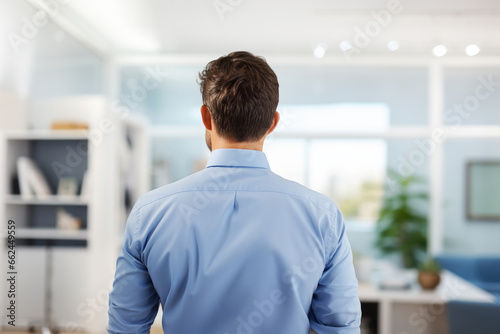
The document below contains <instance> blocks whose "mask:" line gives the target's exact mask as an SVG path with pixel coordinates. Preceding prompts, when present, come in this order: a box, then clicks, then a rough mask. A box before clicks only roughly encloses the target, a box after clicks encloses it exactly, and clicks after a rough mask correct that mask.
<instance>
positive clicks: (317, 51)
mask: <svg viewBox="0 0 500 334" xmlns="http://www.w3.org/2000/svg"><path fill="white" fill-rule="evenodd" d="M326 49H328V46H327V45H326V44H325V43H319V44H318V45H316V47H315V48H314V57H316V58H318V59H319V58H323V57H324V56H325V54H326Z"/></svg>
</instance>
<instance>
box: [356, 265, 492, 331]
mask: <svg viewBox="0 0 500 334" xmlns="http://www.w3.org/2000/svg"><path fill="white" fill-rule="evenodd" d="M415 275H416V273H415ZM359 299H360V300H361V302H362V303H363V302H373V303H377V304H378V333H379V334H413V333H415V334H423V333H436V334H444V333H447V332H448V326H447V323H446V309H445V304H446V302H447V301H449V300H466V301H475V302H489V303H493V302H494V301H495V297H494V296H493V295H491V294H489V293H488V292H486V291H484V290H482V289H480V288H478V287H476V286H475V285H472V284H471V283H469V282H467V281H465V280H463V279H462V278H460V277H458V276H456V275H455V274H453V273H451V272H448V271H443V272H442V273H441V283H440V284H439V286H438V287H437V288H436V289H435V290H433V291H425V290H422V289H421V288H420V286H418V285H415V286H414V287H412V289H410V290H397V291H395V290H380V289H379V288H378V287H377V286H375V285H374V284H363V283H361V284H360V285H359Z"/></svg>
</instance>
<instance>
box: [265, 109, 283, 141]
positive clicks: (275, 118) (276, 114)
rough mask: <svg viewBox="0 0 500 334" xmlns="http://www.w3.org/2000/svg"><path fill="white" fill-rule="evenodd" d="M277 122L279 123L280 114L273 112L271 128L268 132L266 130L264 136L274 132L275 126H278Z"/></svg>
mask: <svg viewBox="0 0 500 334" xmlns="http://www.w3.org/2000/svg"><path fill="white" fill-rule="evenodd" d="M279 121H280V113H279V112H277V111H276V112H274V117H273V122H272V124H271V127H270V128H269V130H267V133H266V135H268V134H270V133H271V132H273V131H274V129H276V126H277V125H278V122H279Z"/></svg>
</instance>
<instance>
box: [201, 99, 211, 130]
mask: <svg viewBox="0 0 500 334" xmlns="http://www.w3.org/2000/svg"><path fill="white" fill-rule="evenodd" d="M200 112H201V120H202V121H203V125H205V128H206V129H207V130H209V131H211V130H212V115H211V114H210V110H208V108H207V106H206V105H202V106H201V108H200Z"/></svg>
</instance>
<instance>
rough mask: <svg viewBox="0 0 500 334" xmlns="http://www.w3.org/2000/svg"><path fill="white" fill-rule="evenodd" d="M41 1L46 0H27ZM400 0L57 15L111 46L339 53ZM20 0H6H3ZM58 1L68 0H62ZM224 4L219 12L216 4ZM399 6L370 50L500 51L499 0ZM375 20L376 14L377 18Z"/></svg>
mask: <svg viewBox="0 0 500 334" xmlns="http://www.w3.org/2000/svg"><path fill="white" fill-rule="evenodd" d="M26 1H27V2H28V3H30V4H32V5H35V6H38V5H39V4H40V3H42V4H43V3H44V2H47V1H43V0H26ZM394 1H398V0H358V1H349V0H343V1H340V0H330V1H328V0H310V1H306V0H274V1H273V0H252V1H249V0H182V1H171V0H71V1H69V2H68V4H65V5H61V6H60V8H59V9H58V12H57V15H56V16H55V17H54V20H55V21H56V22H59V23H61V22H62V23H64V24H63V25H64V27H63V28H64V30H67V31H68V32H69V33H70V34H73V35H75V36H77V37H78V38H79V39H80V40H84V41H87V44H92V45H93V46H94V47H95V48H96V49H99V50H101V51H103V52H104V53H107V54H112V55H124V54H145V53H146V54H150V53H168V54H221V53H226V52H229V51H233V50H249V51H252V52H255V53H258V54H263V55H265V54H270V53H273V54H284V53H286V54H310V55H312V51H313V48H314V46H315V45H317V44H318V43H326V44H327V45H328V52H327V56H331V55H341V51H340V50H339V47H338V45H339V43H340V42H341V41H343V40H349V41H353V39H354V37H355V35H356V31H357V29H358V28H359V29H361V30H364V29H365V25H366V24H367V23H368V22H371V21H374V16H373V12H378V11H380V10H383V9H386V8H387V6H388V4H389V3H391V2H394ZM7 2H11V3H13V2H17V1H15V0H9V1H6V0H2V1H1V4H5V3H7ZM61 2H63V1H62V0H61ZM216 4H219V5H221V6H226V7H225V8H226V9H227V11H225V12H224V13H223V14H222V18H223V19H221V15H219V14H220V12H219V13H218V11H217V10H216V9H215V5H216ZM400 7H401V13H399V14H395V15H391V18H390V23H389V24H388V25H387V26H386V27H383V28H381V30H380V33H379V34H377V35H375V36H374V37H372V38H370V43H369V45H368V46H367V47H366V48H364V49H363V50H362V52H363V53H366V54H387V53H389V51H388V50H387V47H386V45H387V42H388V41H391V40H397V41H398V42H399V44H400V49H399V50H398V51H396V52H397V53H398V54H429V53H430V52H431V48H432V47H433V46H434V45H436V44H439V43H442V44H445V45H446V46H447V47H448V49H449V53H450V54H463V50H464V47H465V46H466V45H468V44H472V43H475V44H478V45H479V46H480V47H481V48H482V52H481V55H499V54H500V1H498V0H400ZM372 23H373V22H372Z"/></svg>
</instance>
